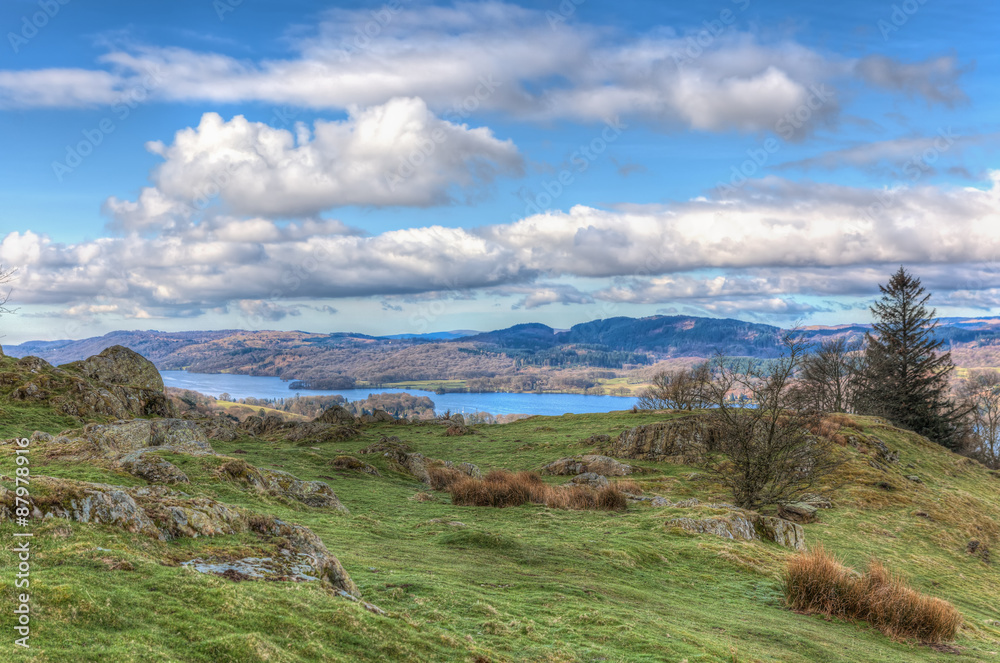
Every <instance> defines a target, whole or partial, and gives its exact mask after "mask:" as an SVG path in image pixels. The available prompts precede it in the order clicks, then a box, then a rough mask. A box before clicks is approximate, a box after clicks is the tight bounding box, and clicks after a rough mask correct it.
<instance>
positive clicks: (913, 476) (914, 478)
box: [906, 474, 924, 483]
mask: <svg viewBox="0 0 1000 663" xmlns="http://www.w3.org/2000/svg"><path fill="white" fill-rule="evenodd" d="M906 478H907V479H909V480H910V481H913V482H914V483H923V482H924V480H923V479H921V478H920V477H918V476H917V475H916V474H907V475H906Z"/></svg>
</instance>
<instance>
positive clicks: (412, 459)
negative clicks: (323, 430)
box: [361, 435, 483, 484]
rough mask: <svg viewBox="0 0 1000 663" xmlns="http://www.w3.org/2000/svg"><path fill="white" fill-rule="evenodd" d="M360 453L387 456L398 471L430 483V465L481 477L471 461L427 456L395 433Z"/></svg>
mask: <svg viewBox="0 0 1000 663" xmlns="http://www.w3.org/2000/svg"><path fill="white" fill-rule="evenodd" d="M361 453H362V454H379V455H381V456H383V457H385V458H388V459H389V460H390V461H391V462H392V463H394V464H395V465H396V466H397V467H398V468H399V469H400V471H403V472H406V473H407V474H412V475H413V476H415V477H416V478H418V479H420V480H421V481H423V482H424V483H427V484H429V483H430V475H429V474H428V473H427V470H428V468H430V467H448V468H451V469H454V470H458V471H459V472H461V473H462V474H466V475H468V476H470V477H474V478H477V479H478V478H481V477H482V476H483V473H482V472H481V471H480V470H479V468H478V467H477V466H476V465H473V464H472V463H453V462H452V461H450V460H438V459H436V458H428V457H427V456H425V455H423V454H421V453H417V452H415V451H413V450H412V449H411V448H410V445H408V444H406V443H405V442H403V441H401V440H400V439H399V438H398V437H396V436H395V435H392V436H390V437H383V438H382V439H381V440H379V441H378V442H375V443H373V444H370V445H368V446H367V447H365V448H364V449H362V450H361Z"/></svg>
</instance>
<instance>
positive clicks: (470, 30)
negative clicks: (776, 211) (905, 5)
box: [0, 2, 964, 132]
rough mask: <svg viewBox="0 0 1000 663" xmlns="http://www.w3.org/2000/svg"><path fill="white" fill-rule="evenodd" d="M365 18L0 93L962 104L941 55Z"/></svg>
mask: <svg viewBox="0 0 1000 663" xmlns="http://www.w3.org/2000/svg"><path fill="white" fill-rule="evenodd" d="M372 21H373V18H372V14H371V11H370V10H335V11H332V12H330V13H328V14H327V15H326V16H325V18H324V19H323V20H321V22H320V23H319V25H318V26H317V27H316V28H315V32H314V33H311V34H301V33H299V34H297V35H296V38H295V39H294V40H293V43H294V45H295V46H294V48H295V49H296V51H295V52H293V53H292V54H290V56H289V57H286V58H283V59H266V60H259V61H256V62H255V61H249V60H246V59H237V58H234V57H230V56H227V55H223V54H219V53H208V52H198V51H192V50H185V49H180V48H159V47H151V46H147V47H141V48H132V49H129V50H122V49H119V50H114V51H112V52H109V53H107V54H105V55H104V56H103V57H102V58H101V59H100V65H101V66H103V67H104V69H92V70H87V69H72V70H56V69H46V70H36V71H0V98H3V99H6V101H5V102H4V103H5V104H6V105H8V106H11V107H20V108H38V107H68V106H89V105H94V104H100V103H113V101H112V100H113V99H114V97H115V96H116V95H122V94H123V93H125V91H126V90H128V89H129V88H130V86H132V87H134V86H136V85H138V84H139V82H140V81H141V80H142V79H143V78H144V77H148V76H149V73H148V72H150V71H154V72H156V74H157V80H158V81H161V83H159V84H158V85H157V86H156V87H155V89H152V90H150V91H149V95H150V98H152V99H159V100H166V101H185V102H192V101H195V102H216V103H239V102H263V103H273V104H281V105H285V104H290V105H294V106H299V107H305V108H313V109H347V108H351V107H353V106H373V105H380V104H384V103H386V102H387V101H389V100H390V99H393V98H395V97H420V98H422V99H425V100H426V101H427V102H428V104H430V106H431V107H432V108H434V109H435V110H437V111H438V112H441V113H444V117H445V118H446V119H455V118H465V117H468V115H469V113H471V112H476V111H479V110H488V111H499V112H502V113H505V114H509V115H513V116H516V117H520V118H530V119H537V120H551V119H567V118H569V119H575V120H580V121H585V122H591V121H603V120H606V119H608V118H610V117H613V116H619V115H620V116H623V117H629V118H636V119H639V120H642V121H645V122H648V123H650V124H652V125H653V126H656V127H659V128H663V129H671V128H674V127H679V128H694V129H699V130H705V131H732V130H735V131H742V132H758V131H767V130H774V129H775V125H776V123H777V122H779V121H780V119H781V118H783V117H786V116H788V114H790V113H791V114H794V113H796V111H799V110H801V109H802V107H803V104H812V103H813V100H814V99H815V91H816V89H818V86H819V87H821V86H823V85H825V84H831V85H833V86H834V87H838V86H839V87H847V86H849V85H850V83H851V82H852V81H854V80H860V81H862V82H863V83H866V84H868V85H870V86H873V87H875V88H877V89H881V90H887V91H890V92H893V93H900V94H905V95H919V96H921V97H923V98H925V99H927V100H928V101H929V102H933V103H943V104H953V103H956V102H957V101H959V100H961V99H962V98H963V97H964V95H963V93H962V91H961V88H960V86H959V78H960V76H961V74H962V72H963V69H962V67H961V66H960V65H959V63H958V62H957V60H956V59H955V58H954V57H950V56H945V57H937V58H931V59H929V60H927V61H923V62H911V63H904V62H900V61H897V60H894V59H891V58H888V57H885V56H868V57H866V58H863V59H850V58H844V57H840V56H836V55H832V54H829V53H825V52H821V51H818V50H815V49H811V48H808V47H805V46H803V45H801V44H799V43H797V42H795V41H793V40H791V39H785V40H782V41H777V42H774V41H765V40H762V39H760V38H758V37H757V36H756V35H755V34H753V33H740V32H737V31H735V30H734V31H730V32H726V33H723V34H721V35H719V36H717V37H713V38H712V40H711V43H710V44H709V45H708V47H706V48H704V49H699V52H697V53H696V54H695V56H692V54H691V42H690V41H689V40H688V38H687V36H686V35H683V34H678V33H677V32H676V31H674V30H673V29H672V27H681V28H683V26H670V27H669V28H668V29H664V28H663V27H659V28H656V29H653V30H651V31H650V32H649V33H648V34H646V35H640V36H633V35H624V34H621V33H618V32H615V31H614V30H611V29H609V28H606V27H603V26H594V25H588V24H584V23H579V22H573V23H563V24H556V25H555V26H553V25H551V24H550V22H549V21H548V20H547V18H546V14H545V12H544V11H542V10H531V9H525V8H522V7H518V6H515V5H510V4H503V3H498V2H488V3H464V4H457V5H455V6H453V7H426V6H425V7H421V8H419V9H412V10H411V9H407V10H405V11H401V12H397V13H396V14H394V15H391V16H390V17H389V19H388V20H383V21H381V22H378V23H377V24H375V25H374V32H375V34H374V36H370V37H365V33H364V30H365V29H366V28H367V27H368V24H370V23H372ZM359 35H360V37H359ZM811 111H812V112H811V126H822V125H823V124H825V123H832V122H835V121H836V118H837V116H838V113H839V108H838V103H837V100H836V98H827V99H825V100H824V101H823V103H821V104H818V105H816V106H815V108H812V109H811Z"/></svg>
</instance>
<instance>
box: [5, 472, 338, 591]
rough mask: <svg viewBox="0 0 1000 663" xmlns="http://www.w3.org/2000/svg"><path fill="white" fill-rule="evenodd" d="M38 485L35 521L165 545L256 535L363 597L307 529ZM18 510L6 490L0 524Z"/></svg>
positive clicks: (122, 491)
mask: <svg viewBox="0 0 1000 663" xmlns="http://www.w3.org/2000/svg"><path fill="white" fill-rule="evenodd" d="M32 486H33V491H32V500H33V502H34V513H33V517H35V518H67V519H71V520H75V521H77V522H80V523H90V524H94V525H107V526H112V527H119V528H121V529H124V530H127V531H129V532H134V533H137V534H145V535H147V536H150V537H153V538H156V539H159V540H161V541H171V540H174V539H177V538H182V537H199V536H219V535H225V534H238V533H241V532H248V531H249V532H255V533H257V534H259V535H261V537H262V538H263V539H264V540H265V541H268V542H272V543H274V544H276V545H277V547H278V548H279V551H278V552H279V553H285V556H286V557H290V556H294V557H295V558H296V559H298V560H300V561H302V562H308V563H309V564H310V565H311V566H312V568H313V569H314V571H315V577H317V578H320V579H322V580H324V581H325V582H328V583H330V584H331V585H332V586H333V587H334V588H336V589H339V590H343V591H346V592H348V593H350V594H352V595H358V588H357V586H356V585H355V584H354V582H353V581H352V580H351V578H350V576H349V575H348V574H347V572H346V571H345V570H344V567H343V566H341V564H340V562H339V561H338V560H337V558H336V557H334V556H333V555H332V554H331V553H330V551H329V550H327V548H326V546H325V545H324V544H323V541H322V540H321V539H320V538H319V537H318V536H316V534H315V533H313V532H312V530H310V529H309V528H307V527H302V526H300V525H292V524H290V523H286V522H284V521H281V520H278V519H276V518H272V517H269V516H258V515H255V514H251V513H247V512H244V511H242V510H240V509H238V508H236V507H232V506H229V505H227V504H223V503H222V502H217V501H215V500H212V499H208V498H195V497H191V496H190V495H187V494H186V493H181V492H177V491H173V490H170V489H167V488H164V487H139V488H132V487H125V486H112V485H107V484H100V483H89V482H85V481H73V480H70V479H57V478H53V477H45V476H37V477H35V478H34V479H33V480H32ZM15 508H16V504H15V493H14V492H13V491H12V490H8V489H7V488H6V487H5V486H2V485H0V521H3V520H7V519H10V518H11V516H12V514H13V513H14V509H15Z"/></svg>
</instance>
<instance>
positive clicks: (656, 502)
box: [650, 496, 671, 507]
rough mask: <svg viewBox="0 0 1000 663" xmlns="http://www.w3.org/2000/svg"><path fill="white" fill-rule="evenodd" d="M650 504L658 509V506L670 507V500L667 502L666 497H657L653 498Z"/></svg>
mask: <svg viewBox="0 0 1000 663" xmlns="http://www.w3.org/2000/svg"><path fill="white" fill-rule="evenodd" d="M650 503H651V504H652V505H653V506H657V507H660V506H671V503H670V500H668V499H667V498H666V497H659V496H657V497H654V498H653V499H652V501H651V502H650Z"/></svg>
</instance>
